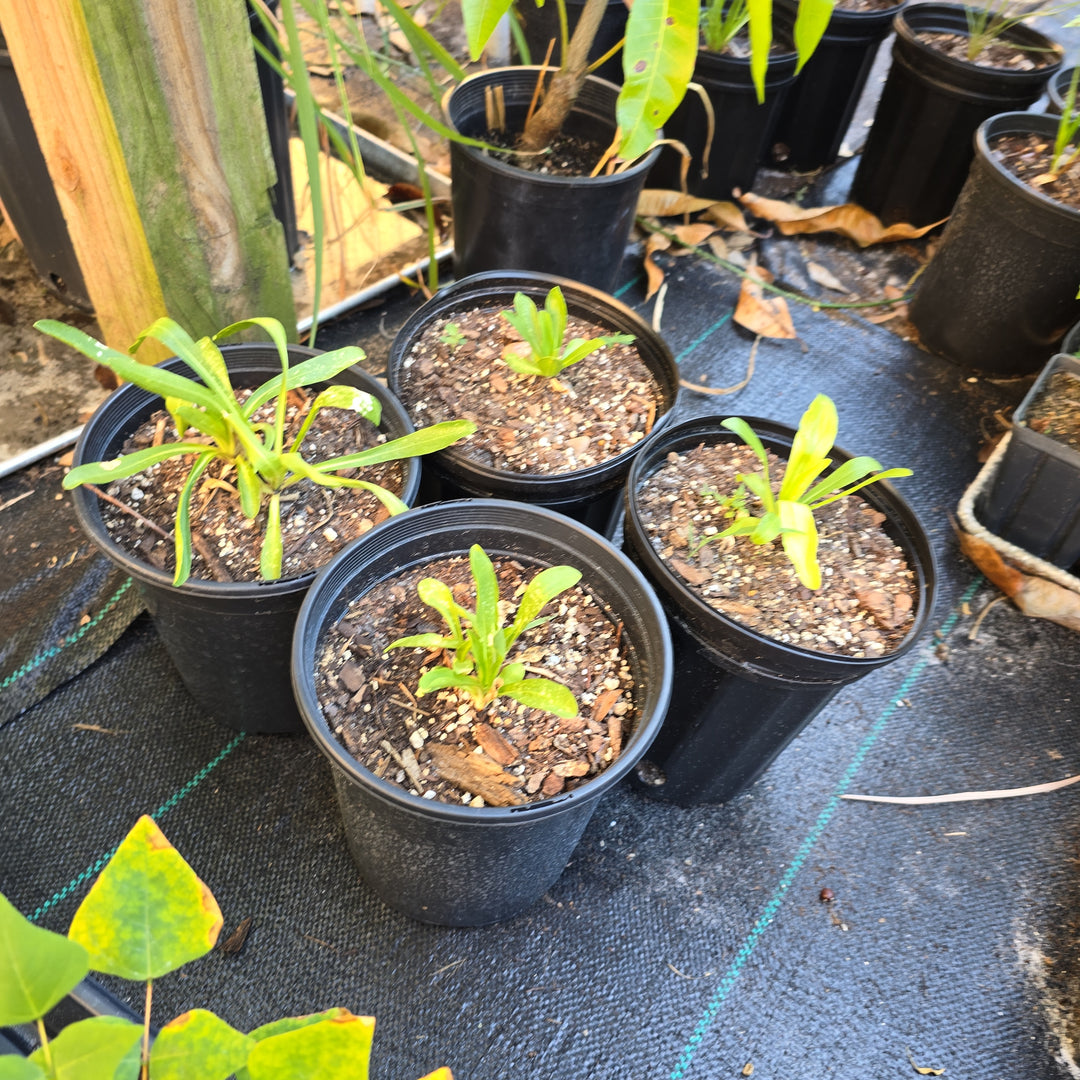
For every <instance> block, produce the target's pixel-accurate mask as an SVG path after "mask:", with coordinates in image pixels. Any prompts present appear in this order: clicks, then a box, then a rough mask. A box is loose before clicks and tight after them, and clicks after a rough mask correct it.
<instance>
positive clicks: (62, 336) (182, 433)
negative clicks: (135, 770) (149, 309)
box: [34, 318, 476, 585]
mask: <svg viewBox="0 0 1080 1080" xmlns="http://www.w3.org/2000/svg"><path fill="white" fill-rule="evenodd" d="M34 325H35V327H37V329H38V330H41V331H42V332H43V333H46V334H49V335H50V336H52V337H55V338H57V339H58V340H60V341H63V342H64V343H65V344H67V345H70V346H72V348H75V349H77V350H78V351H79V352H81V353H83V354H84V355H85V356H88V357H90V358H91V359H92V360H94V361H96V362H97V363H99V364H103V365H104V366H105V367H107V368H109V369H110V370H112V371H114V372H115V373H116V374H117V375H118V376H119V377H120V378H121V379H123V380H126V381H128V382H131V383H134V384H135V385H136V386H139V387H141V388H142V389H144V390H148V391H150V393H153V394H160V395H161V397H162V398H164V401H165V409H166V410H167V411H168V413H169V415H170V416H171V417H172V419H173V422H174V424H175V426H176V431H177V434H178V438H177V440H176V441H171V442H163V443H162V444H161V445H160V446H151V447H147V448H146V449H144V450H136V451H135V452H134V453H131V454H125V455H123V456H122V457H118V458H113V459H112V460H110V461H99V462H91V463H88V464H86V465H80V466H79V467H78V468H75V469H72V470H71V472H69V473H68V474H67V476H65V477H64V487H65V488H68V489H70V488H73V487H78V486H79V485H80V484H109V483H112V482H113V481H114V480H120V479H123V478H124V477H128V476H134V475H135V474H136V473H140V472H142V471H143V470H144V469H148V468H151V467H152V466H154V465H156V464H158V463H159V462H162V461H166V460H168V459H169V458H175V457H190V458H191V470H190V472H189V473H188V476H187V480H186V481H185V483H184V487H183V489H182V490H181V492H180V496H179V499H178V501H177V507H176V523H175V529H174V537H175V544H176V572H175V574H174V576H173V584H174V585H182V584H183V583H184V582H185V581H186V580H187V579H188V577H189V576H190V574H191V551H192V543H191V504H192V499H193V496H194V494H195V491H196V489H197V487H198V484H199V480H200V478H201V477H202V476H203V475H204V474H205V473H206V470H207V469H208V468H209V466H210V465H211V463H213V462H214V461H222V462H225V463H226V464H227V465H229V466H231V467H232V469H233V471H234V473H235V477H234V481H235V488H236V492H237V496H238V498H239V500H240V509H241V510H242V512H243V513H244V516H245V517H247V518H249V519H254V518H255V517H257V516H258V514H259V512H260V511H261V510H262V508H263V507H264V506H265V507H266V510H267V521H266V531H265V536H264V538H263V543H262V548H261V550H260V555H259V572H260V574H261V576H262V577H263V578H265V579H268V580H273V579H276V578H279V577H280V576H281V561H282V540H281V492H282V491H284V490H285V489H286V488H288V487H290V486H291V485H293V484H296V483H298V482H299V481H301V480H305V479H306V480H310V481H312V482H313V483H315V484H319V485H321V486H323V487H328V488H338V487H353V488H362V489H364V490H366V491H370V492H372V493H373V494H374V495H375V496H376V497H377V498H378V499H379V501H380V502H381V503H382V504H383V505H384V506H385V507H386V508H387V509H388V510H389V511H390V513H391V514H398V513H401V512H402V511H403V510H406V509H408V507H406V505H405V504H404V503H403V502H402V501H401V500H400V499H399V498H398V497H397V496H396V495H394V494H393V493H392V492H390V491H387V490H386V489H385V488H383V487H380V486H379V485H378V484H372V483H370V482H369V481H366V480H361V479H359V478H355V477H346V476H342V475H341V473H343V472H345V471H346V470H349V469H358V468H363V467H364V466H366V465H375V464H378V463H380V462H384V461H396V460H399V459H401V458H407V457H417V456H419V455H422V454H430V453H433V452H434V451H436V450H442V449H443V448H444V447H447V446H449V445H451V444H452V443H455V442H457V441H458V440H459V439H462V438H465V437H466V436H468V435H471V434H472V433H473V432H474V431H475V430H476V425H475V424H473V423H472V422H471V421H467V420H449V421H446V422H444V423H441V424H434V425H432V426H431V427H428V428H422V429H421V430H419V431H415V432H412V433H411V434H409V435H403V436H402V437H401V438H398V439H391V440H390V441H389V442H385V443H381V444H380V445H378V446H373V447H370V448H369V449H367V450H360V451H358V452H357V453H354V454H345V455H343V456H341V457H335V458H329V459H327V460H325V461H315V462H309V461H308V460H307V459H306V458H305V457H304V455H303V441H304V436H305V435H306V434H307V432H308V430H309V428H310V426H311V422H312V420H313V419H314V417H315V415H316V414H317V413H318V412H319V411H320V410H321V409H323V408H327V407H332V408H339V409H350V410H351V411H353V412H356V413H358V414H359V415H361V416H363V417H366V418H367V419H368V420H370V421H371V422H372V423H374V424H377V423H378V422H379V418H380V415H381V406H380V404H379V401H378V399H377V398H375V397H373V396H372V395H371V394H368V393H365V392H364V391H362V390H357V389H356V388H354V387H351V386H329V387H327V388H326V389H324V390H322V391H320V392H319V394H318V395H317V396H316V397H315V400H314V401H313V402H312V403H311V407H310V409H309V411H308V414H307V416H306V417H305V418H304V421H303V424H302V425H301V428H300V430H299V431H298V432H297V434H296V437H295V438H293V439H292V441H291V442H288V443H287V442H286V433H285V421H286V407H287V401H286V398H287V395H288V392H289V391H290V390H294V389H297V388H299V387H303V386H311V385H313V384H315V383H322V382H326V381H328V380H329V379H332V378H333V377H334V376H335V375H339V374H340V373H341V372H342V371H344V370H345V369H346V368H347V367H350V366H351V365H353V364H355V363H357V362H358V361H360V360H362V359H363V358H364V352H363V350H362V349H359V348H356V347H355V346H348V347H346V348H344V349H337V350H335V351H334V352H327V353H321V354H320V355H318V356H314V357H312V358H310V359H308V360H305V361H303V362H301V363H299V364H295V365H293V366H292V367H290V366H289V357H288V351H287V350H288V342H287V341H286V338H285V330H284V328H283V327H282V325H281V323H279V322H278V321H277V320H276V319H267V318H256V319H244V320H243V321H241V322H238V323H233V324H232V325H231V326H227V327H225V329H224V330H221V331H219V332H218V333H217V334H215V335H214V337H213V338H200V339H199V340H198V341H194V340H192V338H191V337H190V335H189V334H188V333H187V331H185V330H184V329H183V328H182V327H180V326H179V325H178V324H177V323H175V322H174V321H173V320H172V319H168V318H163V319H158V320H157V321H156V322H155V323H153V325H152V326H150V327H149V328H148V329H147V330H145V331H144V332H143V333H142V334H141V335H140V337H139V339H138V340H137V341H136V342H135V344H134V345H132V347H131V351H132V352H133V353H134V352H135V351H136V350H137V349H138V348H139V346H140V345H141V344H142V342H143V341H145V340H146V339H147V338H154V339H156V340H157V341H160V342H162V343H163V344H164V345H166V346H168V347H169V348H170V349H171V350H172V351H173V352H174V353H175V354H176V356H178V357H179V358H180V359H182V360H183V361H184V362H185V363H186V364H187V365H188V366H189V367H190V368H191V370H192V371H193V372H194V373H195V374H196V375H197V376H198V379H191V378H187V377H186V376H184V375H180V374H178V373H176V372H172V371H165V370H163V369H162V368H159V367H152V366H150V365H147V364H140V363H138V362H137V361H136V360H134V359H133V358H132V357H131V356H127V355H125V354H124V353H122V352H119V351H118V350H116V349H111V348H109V347H108V346H107V345H103V344H102V343H101V342H100V341H97V340H95V339H94V338H92V337H90V335H89V334H86V333H84V332H83V331H82V330H78V329H76V328H75V327H72V326H68V325H66V324H65V323H61V322H56V321H54V320H52V319H43V320H41V321H39V322H36V323H35V324H34ZM251 327H259V328H261V329H262V330H263V331H265V332H266V333H267V334H268V335H269V337H270V339H271V341H272V342H273V343H274V345H275V346H276V347H277V351H278V355H279V357H280V359H281V375H280V376H275V377H274V378H272V379H270V380H268V381H267V382H265V383H263V384H262V385H261V386H259V387H258V388H257V389H255V390H254V391H253V392H252V394H251V396H250V397H248V398H247V400H246V401H244V403H243V404H240V403H239V402H238V401H237V399H236V393H235V391H234V389H233V386H232V383H231V381H230V380H229V373H228V370H227V368H226V365H225V359H224V357H223V356H222V353H221V350H220V349H219V348H218V347H217V345H216V344H215V343H216V342H217V341H219V340H220V339H221V338H225V337H228V336H230V335H231V334H234V333H237V332H239V331H241V330H245V329H248V328H251ZM199 380H201V381H199ZM271 402H272V403H273V404H274V420H273V422H272V423H269V422H266V421H260V420H256V419H255V413H256V411H257V410H258V409H259V408H261V407H262V406H264V405H268V404H270V403H271ZM190 430H193V431H194V432H195V433H196V436H197V437H196V438H189V437H187V433H188V431H190Z"/></svg>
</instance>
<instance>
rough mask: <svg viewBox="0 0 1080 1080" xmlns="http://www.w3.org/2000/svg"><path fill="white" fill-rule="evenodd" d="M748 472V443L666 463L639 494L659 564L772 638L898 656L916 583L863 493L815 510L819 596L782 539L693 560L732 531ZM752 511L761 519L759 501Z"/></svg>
mask: <svg viewBox="0 0 1080 1080" xmlns="http://www.w3.org/2000/svg"><path fill="white" fill-rule="evenodd" d="M769 459H770V460H769V473H770V476H771V477H773V479H774V484H773V489H774V491H778V490H779V486H780V485H779V481H778V478H779V477H780V476H781V475H782V470H783V464H784V463H783V462H782V461H781V460H780V459H779V458H778V457H776V456H775V455H773V454H772V453H771V452H770V454H769ZM740 471H741V472H758V471H760V465H759V464H758V460H757V458H756V456H755V455H754V453H753V451H751V450H750V448H749V447H745V446H742V445H737V444H732V443H718V444H715V445H712V446H709V445H704V444H703V445H700V446H698V447H695V448H694V449H692V450H690V451H687V452H686V453H684V454H676V453H671V454H669V455H668V459H667V461H666V463H665V464H664V465H663V466H662V467H661V468H659V469H658V470H656V471H655V472H654V473H653V474H652V475H650V476H649V477H648V478H647V479H646V481H645V482H644V483H643V484H642V485H641V487H640V488H639V490H638V492H637V502H638V506H639V509H640V514H641V519H642V521H643V523H644V525H645V528H646V530H647V532H648V533H649V539H650V542H651V543H652V545H653V547H654V549H655V550H656V551H657V552H658V553H659V555H660V557H661V558H662V559H663V560H664V561H665V562H666V563H667V564H668V566H670V567H671V569H672V570H673V571H674V572H675V573H676V574H677V575H678V576H679V577H681V578H682V579H683V580H684V581H685V582H686V584H687V586H688V587H689V588H690V589H691V591H693V592H695V593H696V594H697V595H698V596H700V597H701V599H702V600H704V601H705V603H707V604H708V605H709V606H710V607H713V608H715V609H716V610H717V611H719V612H722V613H723V614H724V615H727V616H728V617H729V618H731V619H734V620H735V621H736V622H739V623H742V624H743V625H744V626H746V627H748V628H749V629H751V630H755V631H757V632H758V633H760V634H764V635H765V636H766V637H770V638H773V639H775V640H776V641H780V642H783V643H785V644H788V645H794V646H798V647H799V648H803V649H810V650H812V651H815V652H824V653H837V654H843V655H846V656H853V657H878V656H883V655H885V654H886V653H889V652H891V651H893V650H894V649H895V648H896V647H897V646H898V645H899V644H900V642H901V641H903V640H904V638H905V637H906V636H907V633H908V630H909V628H910V627H911V624H912V622H913V621H914V614H915V613H914V609H915V604H916V602H917V600H918V594H917V591H916V579H915V575H914V573H913V571H912V570H911V568H910V567H909V565H908V562H907V559H906V558H905V555H904V552H903V550H902V549H901V548H900V547H899V546H898V545H897V544H896V543H895V542H894V541H893V540H892V539H891V538H890V537H889V536H888V535H887V534H886V533H885V532H884V530H883V529H882V528H881V525H882V523H883V522H884V521H885V515H884V514H882V513H881V512H879V511H877V510H875V509H874V508H873V507H871V506H870V505H869V504H868V503H866V502H865V501H864V500H862V499H861V498H860V497H859V496H858V495H851V496H849V497H847V498H845V499H840V500H838V501H837V502H834V503H831V504H830V505H828V506H825V507H822V508H821V509H819V510H816V511H815V512H814V519H815V521H816V522H817V527H818V533H819V546H818V561H819V563H820V564H821V568H822V587H821V588H820V589H818V590H817V591H811V590H810V589H807V588H806V587H805V586H803V585H802V584H800V582H799V580H798V578H797V577H796V575H795V571H794V568H793V567H792V565H791V563H790V562H789V561H788V558H787V556H786V555H785V554H784V550H783V547H782V546H781V544H780V541H779V539H778V540H776V541H774V542H773V543H771V544H765V545H757V544H753V543H752V542H751V541H750V539H749V538H748V537H745V536H739V537H734V536H729V537H725V538H724V539H722V540H715V541H712V542H710V543H706V544H705V545H704V546H702V547H701V548H700V550H699V551H698V552H697V553H696V554H695V553H694V551H693V550H692V549H693V547H694V546H696V543H697V542H698V541H700V540H702V539H704V538H705V537H706V536H710V535H715V534H716V533H718V532H722V531H723V530H724V529H725V528H727V526H728V525H730V524H731V518H730V517H729V516H726V513H725V507H724V506H723V504H722V503H721V501H720V498H721V497H722V496H724V495H726V494H729V493H730V492H732V491H734V490H735V488H736V487H737V486H738V481H737V480H736V473H738V472H740ZM714 493H715V494H714ZM718 496H719V497H718ZM747 509H748V510H749V511H750V512H751V513H754V514H757V515H760V514H761V513H762V507H761V504H760V503H759V502H758V500H757V499H755V498H754V497H753V496H749V497H748V502H747Z"/></svg>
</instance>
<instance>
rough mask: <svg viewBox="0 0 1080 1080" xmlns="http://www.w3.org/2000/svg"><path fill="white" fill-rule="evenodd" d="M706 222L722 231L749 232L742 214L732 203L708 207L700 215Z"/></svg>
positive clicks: (719, 203) (715, 204)
mask: <svg viewBox="0 0 1080 1080" xmlns="http://www.w3.org/2000/svg"><path fill="white" fill-rule="evenodd" d="M701 216H702V217H703V218H705V220H706V221H712V222H714V223H715V224H717V225H719V226H720V228H722V229H732V230H733V231H735V232H749V231H750V226H749V225H747V224H746V218H744V217H743V212H742V211H741V210H740V209H739V208H738V207H737V206H736V205H735V204H734V203H733V202H718V203H714V204H713V205H712V206H710V207H708V208H707V209H706V210H705V212H704V213H703V214H702V215H701Z"/></svg>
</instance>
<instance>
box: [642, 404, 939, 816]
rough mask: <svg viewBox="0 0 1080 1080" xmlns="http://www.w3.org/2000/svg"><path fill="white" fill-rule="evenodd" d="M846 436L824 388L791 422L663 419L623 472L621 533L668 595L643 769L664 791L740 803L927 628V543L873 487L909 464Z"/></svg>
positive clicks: (902, 507)
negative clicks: (652, 728)
mask: <svg viewBox="0 0 1080 1080" xmlns="http://www.w3.org/2000/svg"><path fill="white" fill-rule="evenodd" d="M836 432H837V417H836V409H835V406H834V405H833V403H832V402H831V401H830V400H829V398H827V397H825V396H824V395H819V396H818V397H816V398H815V399H814V401H813V402H812V403H811V405H810V407H809V408H808V409H807V411H806V413H805V414H804V415H803V417H802V420H801V421H800V424H799V427H798V429H796V430H792V429H791V428H790V427H787V426H784V425H781V424H777V423H773V422H771V421H767V420H757V419H750V420H743V419H739V418H731V419H726V420H722V419H721V418H720V417H716V416H704V417H699V418H696V419H693V420H688V421H685V422H683V423H681V424H677V425H674V426H672V427H670V428H668V429H667V430H665V431H663V432H660V433H659V434H658V435H657V436H656V437H654V438H653V439H651V440H650V441H649V444H648V445H647V446H646V447H645V448H643V450H642V452H641V454H640V455H639V457H638V459H637V460H636V461H635V463H634V466H633V467H632V469H631V471H630V476H629V478H628V480H627V488H626V516H625V544H626V547H627V550H628V552H629V553H630V555H631V556H632V558H633V559H634V561H635V562H636V563H638V565H639V566H641V567H642V569H643V570H644V571H645V574H646V576H647V577H648V578H649V580H650V581H651V582H652V584H653V586H654V587H655V588H656V590H657V592H658V593H659V595H660V596H661V598H662V600H663V603H664V607H665V610H666V611H667V613H668V618H669V622H670V625H671V629H672V635H673V639H674V645H675V663H676V666H677V670H678V671H679V679H678V680H677V683H676V686H675V689H674V692H673V697H672V702H671V707H670V708H669V710H668V718H667V720H666V721H665V722H664V725H663V727H662V729H661V732H660V734H659V735H658V736H657V739H656V741H655V742H654V744H653V747H652V749H651V750H650V752H649V755H648V761H647V762H646V761H643V762H642V764H641V767H639V770H638V778H639V781H640V784H641V786H642V787H643V788H644V789H645V790H647V791H648V792H649V793H650V794H652V795H654V796H655V797H657V798H661V799H665V800H668V801H672V802H676V803H679V804H680V805H688V806H689V805H694V804H697V803H706V802H726V801H728V800H729V799H731V798H733V797H734V796H735V795H737V794H738V793H739V792H741V791H742V790H744V789H745V788H746V787H747V786H748V785H749V784H751V783H753V781H754V780H756V779H757V778H758V777H759V776H760V775H761V773H762V772H764V770H765V769H766V768H767V767H768V765H769V764H770V763H771V762H772V761H773V759H774V758H775V757H776V756H777V755H778V754H779V753H780V752H781V750H783V749H784V747H785V746H786V745H787V744H788V743H789V742H790V741H791V739H793V738H794V737H795V736H796V735H797V734H798V733H799V732H800V731H801V730H802V729H803V728H804V727H805V726H806V724H808V723H809V722H810V720H812V719H813V717H814V716H816V715H817V714H818V712H820V711H821V709H823V708H824V707H825V706H826V705H827V704H828V702H829V701H830V700H831V699H832V697H833V696H834V695H835V694H836V693H837V692H838V691H839V690H840V688H841V687H843V686H844V685H846V684H848V683H851V682H853V681H854V680H856V679H859V678H861V677H862V676H863V675H865V674H867V673H869V672H870V671H873V670H875V669H877V668H879V667H881V666H883V665H885V664H888V663H892V662H894V661H895V660H897V659H898V658H899V657H901V656H903V655H904V654H905V653H907V652H908V651H909V650H910V649H911V648H912V646H913V645H914V644H915V642H916V640H917V639H918V637H919V635H920V634H921V633H922V631H923V630H924V629H925V627H926V623H927V620H928V618H929V614H930V610H931V608H932V606H933V600H934V591H935V584H936V575H935V567H934V559H933V554H932V551H931V548H930V544H929V541H928V539H927V537H926V534H925V532H924V531H923V529H922V527H921V526H920V524H919V522H918V519H917V518H916V517H915V515H914V513H913V512H912V511H911V509H910V508H909V507H908V506H907V504H906V503H904V502H903V500H902V499H901V498H900V497H899V496H898V495H897V494H896V493H895V492H894V491H893V490H892V488H891V487H890V486H889V484H888V483H883V482H880V481H882V480H883V478H885V477H892V476H903V475H907V474H908V470H907V469H889V470H885V471H882V469H881V466H880V465H879V464H878V462H876V461H875V460H874V459H872V458H869V457H852V456H851V455H849V454H847V453H845V452H844V451H842V450H839V449H837V448H834V446H833V442H834V440H835V438H836ZM784 459H786V464H785V461H784ZM834 461H835V462H837V464H836V466H835V468H832V469H831V470H830V466H832V465H833V462H834ZM826 470H830V471H826ZM868 485H869V486H868ZM856 492H858V493H859V494H855V493H856ZM777 540H779V541H780V543H779V544H777V543H776V541H777Z"/></svg>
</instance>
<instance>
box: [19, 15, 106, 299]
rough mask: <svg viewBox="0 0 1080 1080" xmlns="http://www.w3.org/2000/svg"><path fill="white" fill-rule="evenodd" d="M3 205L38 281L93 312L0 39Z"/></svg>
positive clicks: (43, 161) (31, 126)
mask: <svg viewBox="0 0 1080 1080" xmlns="http://www.w3.org/2000/svg"><path fill="white" fill-rule="evenodd" d="M0 203H3V206H4V211H5V213H6V214H7V216H8V219H9V220H10V222H11V225H12V228H14V230H15V232H16V233H18V236H19V240H20V241H21V243H22V245H23V247H24V248H25V250H26V254H27V257H28V258H29V259H30V263H31V265H32V266H33V267H34V270H35V271H36V273H37V275H38V277H40V278H41V279H42V281H43V282H44V283H45V284H46V285H47V286H48V287H49V289H50V290H51V291H52V292H54V293H55V294H56V295H57V296H59V297H60V299H61V300H64V301H66V302H67V303H69V304H73V305H74V306H76V307H80V308H84V309H85V310H87V311H89V310H90V309H91V307H92V305H91V303H90V296H89V294H88V293H87V291H86V283H85V281H84V280H83V274H82V270H81V269H80V267H79V260H78V259H77V258H76V257H75V249H74V248H73V247H72V244H71V236H70V235H69V234H68V229H67V223H66V222H65V221H64V212H63V210H61V209H60V203H59V202H58V201H57V198H56V193H55V191H54V190H53V184H52V180H51V179H50V177H49V167H48V165H46V164H45V157H44V155H43V154H42V152H41V147H40V145H39V144H38V140H37V135H36V133H35V132H34V125H33V123H32V122H31V120H30V113H29V112H28V111H27V108H26V102H25V101H24V100H23V96H22V90H20V89H19V81H18V79H17V78H16V77H15V68H14V66H13V64H12V63H11V55H10V54H9V53H8V51H7V48H6V46H5V42H4V39H3V36H2V35H0Z"/></svg>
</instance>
